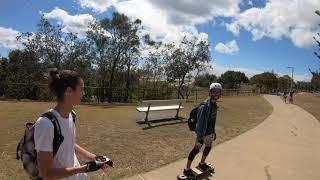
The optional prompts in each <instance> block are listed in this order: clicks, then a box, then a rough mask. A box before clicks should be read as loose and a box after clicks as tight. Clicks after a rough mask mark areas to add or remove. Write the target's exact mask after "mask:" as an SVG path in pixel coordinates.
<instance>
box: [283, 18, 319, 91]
mask: <svg viewBox="0 0 320 180" xmlns="http://www.w3.org/2000/svg"><path fill="white" fill-rule="evenodd" d="M319 13H320V12H319ZM287 68H288V69H291V83H290V90H291V91H292V86H293V71H294V68H293V67H287Z"/></svg>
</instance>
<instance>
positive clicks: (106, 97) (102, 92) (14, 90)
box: [0, 83, 259, 103]
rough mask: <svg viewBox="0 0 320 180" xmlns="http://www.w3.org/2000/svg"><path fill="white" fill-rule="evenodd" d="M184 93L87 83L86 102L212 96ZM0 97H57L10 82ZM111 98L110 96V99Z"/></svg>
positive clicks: (40, 87)
mask: <svg viewBox="0 0 320 180" xmlns="http://www.w3.org/2000/svg"><path fill="white" fill-rule="evenodd" d="M256 94H259V92H258V91H255V90H244V89H223V91H222V95H223V96H239V95H249V96H250V95H256ZM182 95H183V96H181V95H178V91H177V88H176V87H175V86H159V87H147V88H146V87H135V88H130V89H126V88H123V87H114V88H112V89H109V88H102V87H94V86H86V87H85V96H84V97H83V102H87V103H103V102H108V101H112V102H139V101H142V100H165V99H177V98H185V99H187V100H188V101H194V102H198V101H201V100H203V99H205V98H206V97H208V95H209V90H208V89H207V88H198V87H192V88H189V87H184V88H183V89H182ZM0 97H2V99H31V100H39V101H52V100H54V96H52V95H51V94H50V92H49V89H48V85H47V84H32V83H31V84H27V83H10V84H4V85H3V86H2V87H0ZM110 97H111V99H110Z"/></svg>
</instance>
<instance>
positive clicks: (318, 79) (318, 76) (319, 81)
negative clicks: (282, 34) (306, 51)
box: [309, 11, 320, 90]
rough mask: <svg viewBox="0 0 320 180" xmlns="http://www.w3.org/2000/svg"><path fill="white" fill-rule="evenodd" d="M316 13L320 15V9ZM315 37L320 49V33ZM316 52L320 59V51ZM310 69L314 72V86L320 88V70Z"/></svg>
mask: <svg viewBox="0 0 320 180" xmlns="http://www.w3.org/2000/svg"><path fill="white" fill-rule="evenodd" d="M316 14H317V15H319V16H320V11H316ZM319 26H320V24H319ZM313 39H314V40H315V41H316V43H317V45H318V47H319V50H320V33H317V37H313ZM314 54H315V55H316V57H317V58H318V59H320V53H319V52H314ZM309 71H310V73H311V74H312V79H311V84H312V86H313V88H314V89H317V90H319V89H320V71H312V70H311V69H310V68H309Z"/></svg>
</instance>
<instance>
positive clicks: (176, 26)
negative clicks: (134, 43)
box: [115, 0, 240, 42]
mask: <svg viewBox="0 0 320 180" xmlns="http://www.w3.org/2000/svg"><path fill="white" fill-rule="evenodd" d="M239 3H240V0H198V1H183V0H176V1H171V0H130V1H121V2H118V3H117V4H116V5H115V9H116V10H117V11H119V12H120V13H124V14H126V15H128V16H129V17H131V18H133V19H135V18H139V19H141V20H142V25H143V26H144V27H145V30H144V31H145V32H146V33H149V34H150V35H151V37H152V38H155V39H158V40H162V41H164V42H170V41H173V42H176V41H179V40H181V39H182V37H184V36H199V35H200V36H202V35H203V34H204V33H202V34H201V33H199V32H198V30H197V28H196V24H201V23H205V22H208V21H209V20H213V18H214V17H217V16H230V17H231V16H235V15H236V14H238V13H239V11H240V10H239Z"/></svg>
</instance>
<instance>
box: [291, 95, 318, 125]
mask: <svg viewBox="0 0 320 180" xmlns="http://www.w3.org/2000/svg"><path fill="white" fill-rule="evenodd" d="M294 104H296V105H298V106H300V107H301V108H303V109H304V110H306V111H308V112H309V113H310V114H312V115H313V116H314V117H315V118H317V119H318V120H319V121H320V95H319V94H311V93H303V94H298V95H296V96H294Z"/></svg>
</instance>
